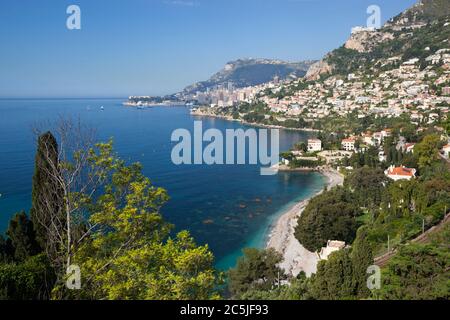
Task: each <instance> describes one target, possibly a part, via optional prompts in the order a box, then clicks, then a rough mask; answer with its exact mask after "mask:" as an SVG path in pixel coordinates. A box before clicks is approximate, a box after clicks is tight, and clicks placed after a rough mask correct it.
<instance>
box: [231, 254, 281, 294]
mask: <svg viewBox="0 0 450 320" xmlns="http://www.w3.org/2000/svg"><path fill="white" fill-rule="evenodd" d="M243 253H244V256H243V257H241V258H239V260H238V262H237V265H236V267H235V268H234V269H231V270H230V271H229V273H228V276H229V289H230V292H231V293H232V295H233V296H234V297H240V296H241V295H245V293H246V292H249V291H253V292H255V291H270V290H272V289H274V288H275V285H276V284H277V283H278V280H279V279H283V278H284V272H283V271H282V270H281V269H280V268H279V267H278V264H279V263H280V262H281V261H282V256H281V255H280V254H279V253H278V252H276V251H275V250H274V249H268V250H258V249H254V248H246V249H244V250H243Z"/></svg>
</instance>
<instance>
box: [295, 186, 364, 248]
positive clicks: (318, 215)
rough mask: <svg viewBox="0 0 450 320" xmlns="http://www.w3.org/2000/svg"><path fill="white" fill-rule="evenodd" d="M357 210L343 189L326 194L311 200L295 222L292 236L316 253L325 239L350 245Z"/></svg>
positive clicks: (354, 229)
mask: <svg viewBox="0 0 450 320" xmlns="http://www.w3.org/2000/svg"><path fill="white" fill-rule="evenodd" d="M359 215H360V210H359V209H358V208H357V207H356V206H355V205H354V204H353V203H351V198H350V197H349V193H348V192H347V191H346V190H345V189H344V188H336V189H333V190H330V191H326V192H324V193H322V194H321V195H319V196H317V197H315V198H313V199H311V201H310V203H309V204H308V206H307V207H306V209H305V210H304V212H303V213H302V215H301V216H300V217H299V219H298V225H297V227H296V229H295V237H296V238H297V240H298V241H299V242H300V243H301V244H302V245H303V246H304V247H305V248H306V249H308V250H310V251H317V250H320V248H322V247H323V246H325V245H326V243H327V241H328V240H341V241H345V242H347V243H351V242H353V240H354V239H355V235H356V230H357V229H358V222H357V220H356V217H357V216H359Z"/></svg>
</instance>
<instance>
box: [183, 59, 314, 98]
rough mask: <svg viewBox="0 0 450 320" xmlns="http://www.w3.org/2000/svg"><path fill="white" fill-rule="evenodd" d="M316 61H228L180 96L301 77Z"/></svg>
mask: <svg viewBox="0 0 450 320" xmlns="http://www.w3.org/2000/svg"><path fill="white" fill-rule="evenodd" d="M315 62H316V60H305V61H299V62H287V61H283V60H279V59H264V58H243V59H238V60H234V61H230V62H228V63H226V64H225V66H224V68H223V69H222V70H220V71H219V72H217V73H215V74H214V75H212V76H211V78H209V79H208V80H205V81H200V82H196V83H194V84H192V85H190V86H188V87H186V88H185V89H184V90H183V91H182V94H184V95H187V94H193V93H195V92H197V91H203V92H204V91H207V90H208V89H212V88H214V87H217V86H227V85H228V84H229V83H232V84H233V86H234V87H235V88H243V87H247V86H255V85H259V84H262V83H266V82H269V81H271V80H273V79H274V77H279V78H280V79H281V80H284V79H287V78H289V77H303V76H304V75H305V74H306V72H307V71H308V69H309V67H310V66H311V65H312V64H313V63H315Z"/></svg>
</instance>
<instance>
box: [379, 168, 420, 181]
mask: <svg viewBox="0 0 450 320" xmlns="http://www.w3.org/2000/svg"><path fill="white" fill-rule="evenodd" d="M416 172H417V170H416V169H414V168H406V167H404V166H400V167H395V166H390V167H389V168H388V169H387V170H386V171H385V172H384V174H385V175H386V176H387V177H388V178H389V179H392V180H394V181H398V180H411V179H413V178H415V177H416Z"/></svg>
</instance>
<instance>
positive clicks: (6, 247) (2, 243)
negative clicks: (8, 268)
mask: <svg viewBox="0 0 450 320" xmlns="http://www.w3.org/2000/svg"><path fill="white" fill-rule="evenodd" d="M13 258H14V248H13V246H12V244H11V239H8V238H6V239H5V238H4V237H3V235H1V234H0V263H6V262H11V261H12V260H13Z"/></svg>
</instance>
